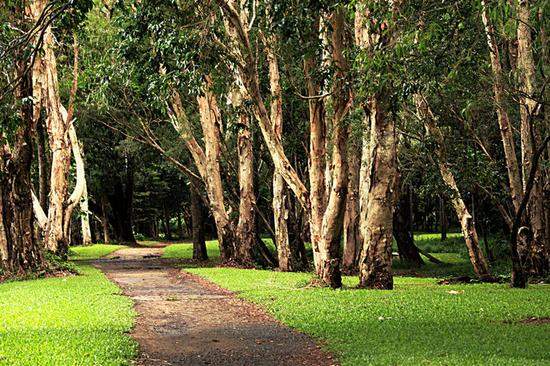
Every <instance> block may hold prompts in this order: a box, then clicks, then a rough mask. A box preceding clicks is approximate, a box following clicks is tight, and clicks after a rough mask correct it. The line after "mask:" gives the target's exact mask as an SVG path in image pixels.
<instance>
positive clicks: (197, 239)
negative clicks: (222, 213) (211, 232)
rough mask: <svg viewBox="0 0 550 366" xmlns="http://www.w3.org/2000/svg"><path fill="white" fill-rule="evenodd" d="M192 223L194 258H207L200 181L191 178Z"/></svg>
mask: <svg viewBox="0 0 550 366" xmlns="http://www.w3.org/2000/svg"><path fill="white" fill-rule="evenodd" d="M191 179H192V182H191V224H192V225H193V229H192V231H193V259H195V260H201V261H204V260H207V259H208V253H207V252H206V243H205V241H204V215H203V207H202V197H201V193H200V191H199V188H198V186H199V182H198V179H196V178H191Z"/></svg>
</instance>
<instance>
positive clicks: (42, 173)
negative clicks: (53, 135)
mask: <svg viewBox="0 0 550 366" xmlns="http://www.w3.org/2000/svg"><path fill="white" fill-rule="evenodd" d="M36 130H37V142H38V144H37V145H38V149H37V152H38V154H37V155H38V197H39V202H40V207H42V208H43V209H44V210H45V212H48V194H49V190H50V188H49V182H48V178H49V172H50V170H49V162H48V153H47V143H46V132H45V131H44V121H43V119H39V121H38V123H37V127H36Z"/></svg>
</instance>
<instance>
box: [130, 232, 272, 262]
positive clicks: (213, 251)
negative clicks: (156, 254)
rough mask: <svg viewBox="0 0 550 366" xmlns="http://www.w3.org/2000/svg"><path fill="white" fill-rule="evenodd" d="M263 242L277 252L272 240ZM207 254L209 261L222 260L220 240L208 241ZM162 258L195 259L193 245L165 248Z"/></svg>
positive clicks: (182, 244)
mask: <svg viewBox="0 0 550 366" xmlns="http://www.w3.org/2000/svg"><path fill="white" fill-rule="evenodd" d="M262 240H263V241H264V243H265V244H266V245H267V247H268V248H269V249H271V251H273V252H275V245H274V244H273V241H272V240H271V239H269V238H264V239H262ZM157 243H158V242H157ZM140 244H141V242H140ZM150 245H152V244H150ZM206 252H207V253H208V259H210V260H214V261H216V260H218V259H219V258H220V247H219V246H218V240H207V241H206ZM162 257H163V258H172V259H191V258H193V243H176V244H170V245H169V246H167V247H166V248H164V252H163V254H162Z"/></svg>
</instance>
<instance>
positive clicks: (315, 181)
mask: <svg viewBox="0 0 550 366" xmlns="http://www.w3.org/2000/svg"><path fill="white" fill-rule="evenodd" d="M316 68H317V62H315V60H314V59H313V58H306V59H305V61H304V74H305V77H306V83H307V89H308V95H309V96H315V95H319V93H320V91H321V88H320V86H319V84H318V83H317V82H316V81H315V79H314V76H313V73H314V70H315V69H316ZM308 102H309V129H310V132H309V186H310V192H309V194H310V196H309V197H310V198H309V200H310V202H311V211H310V219H309V225H310V232H311V234H310V237H311V245H312V249H313V261H314V264H315V268H319V267H320V256H319V242H320V240H321V227H322V224H323V215H324V212H325V208H326V196H327V193H326V187H325V164H326V163H325V159H326V155H327V152H326V145H325V140H326V138H327V136H326V125H325V104H324V101H323V100H322V99H319V98H310V99H309V101H308Z"/></svg>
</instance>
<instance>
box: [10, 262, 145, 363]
mask: <svg viewBox="0 0 550 366" xmlns="http://www.w3.org/2000/svg"><path fill="white" fill-rule="evenodd" d="M78 269H79V271H80V273H81V275H79V276H69V277H65V278H47V279H38V280H32V281H22V282H11V283H5V284H0V365H18V366H26V365H28V366H44V365H52V366H53V365H56V366H57V365H128V364H129V362H130V361H129V360H130V359H131V358H132V357H134V356H135V355H136V352H137V346H136V344H135V342H134V341H133V340H132V339H131V338H130V336H129V335H128V334H127V332H128V331H129V330H130V329H131V327H132V324H133V320H134V317H135V313H134V311H133V309H132V301H131V300H130V299H129V298H127V297H123V296H121V295H120V290H119V289H118V288H117V287H116V286H115V285H114V284H112V283H111V282H109V281H108V280H107V278H105V276H104V275H103V274H102V273H101V272H100V271H98V270H97V269H95V268H93V267H91V266H85V265H82V266H78Z"/></svg>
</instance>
